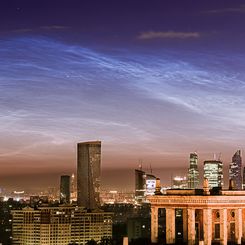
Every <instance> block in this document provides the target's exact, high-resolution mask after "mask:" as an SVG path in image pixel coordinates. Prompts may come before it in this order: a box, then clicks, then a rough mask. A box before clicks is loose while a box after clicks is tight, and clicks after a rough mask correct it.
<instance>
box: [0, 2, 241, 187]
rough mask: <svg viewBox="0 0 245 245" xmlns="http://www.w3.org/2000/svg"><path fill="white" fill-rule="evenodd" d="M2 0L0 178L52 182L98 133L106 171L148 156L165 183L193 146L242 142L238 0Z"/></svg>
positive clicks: (206, 152) (213, 148)
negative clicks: (78, 149) (83, 143)
mask: <svg viewBox="0 0 245 245" xmlns="http://www.w3.org/2000/svg"><path fill="white" fill-rule="evenodd" d="M1 5H2V6H1V8H0V93H1V94H0V112H1V113H0V133H1V137H0V178H1V179H2V181H0V184H3V185H4V184H6V185H7V184H9V182H8V181H11V180H13V178H16V179H18V183H19V184H20V186H21V185H23V186H24V185H25V183H26V182H25V181H26V179H28V176H31V177H32V178H33V176H35V178H37V177H38V176H45V175H47V174H48V176H49V179H48V180H47V182H48V183H50V184H53V183H54V182H55V181H54V177H52V176H58V175H59V174H61V173H71V172H72V171H75V167H76V143H77V142H79V141H88V140H102V151H103V152H102V153H103V163H102V165H103V169H104V171H105V172H106V171H113V170H116V169H134V168H135V167H137V166H138V162H139V161H143V166H145V167H149V165H150V164H151V165H152V167H153V169H161V170H159V172H156V174H157V175H159V176H160V177H161V178H162V179H163V182H164V180H165V179H166V180H168V178H169V175H168V177H167V176H166V173H169V171H170V169H171V171H170V172H171V173H172V174H175V173H181V174H182V173H184V171H185V169H186V168H187V167H188V155H189V153H190V152H191V151H197V152H198V153H199V155H200V161H199V162H200V167H201V166H202V161H203V160H204V159H207V158H212V157H213V153H216V154H219V153H220V152H221V153H222V160H223V161H224V163H225V165H228V163H229V162H230V160H231V156H232V154H233V153H234V152H235V151H236V149H238V148H240V149H242V150H243V149H244V146H245V143H244V135H245V123H244V122H245V110H244V104H245V48H244V43H245V32H244V23H245V4H243V2H242V1H232V2H231V1H219V2H218V1H217V2H216V3H213V2H212V1H205V4H204V3H202V4H200V3H196V1H183V2H178V1H151V2H148V1H135V2H134V3H130V2H128V1H125V2H124V1H121V2H117V3H116V1H105V2H103V3H101V1H91V2H90V3H89V4H88V3H85V2H83V3H81V1H57V2H55V1H54V2H53V3H49V2H48V1H37V2H36V3H35V4H34V3H32V2H29V1H13V2H11V3H7V1H6V3H1ZM13 176H14V177H13ZM23 176H25V178H24V177H23ZM106 176H107V179H108V180H107V181H106V184H108V185H109V184H114V183H115V180H113V179H111V182H110V175H109V174H107V175H106ZM31 177H30V178H31ZM40 178H41V177H40ZM55 178H56V177H55ZM23 179H25V180H23ZM132 181H133V180H132ZM40 183H41V180H40Z"/></svg>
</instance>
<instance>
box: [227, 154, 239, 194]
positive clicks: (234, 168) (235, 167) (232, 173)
mask: <svg viewBox="0 0 245 245" xmlns="http://www.w3.org/2000/svg"><path fill="white" fill-rule="evenodd" d="M229 179H232V180H233V181H234V183H235V188H236V189H238V190H242V156H241V151H240V150H238V151H236V153H235V154H234V155H233V157H232V162H231V163H230V166H229Z"/></svg>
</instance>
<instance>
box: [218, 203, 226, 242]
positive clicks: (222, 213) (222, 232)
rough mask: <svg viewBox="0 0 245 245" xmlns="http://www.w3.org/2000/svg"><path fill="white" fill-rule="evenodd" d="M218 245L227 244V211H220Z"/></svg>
mask: <svg viewBox="0 0 245 245" xmlns="http://www.w3.org/2000/svg"><path fill="white" fill-rule="evenodd" d="M219 213H220V244H221V245H226V244H227V209H226V208H224V209H220V210H219Z"/></svg>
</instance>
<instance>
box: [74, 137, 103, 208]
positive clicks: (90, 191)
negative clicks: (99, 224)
mask: <svg viewBox="0 0 245 245" xmlns="http://www.w3.org/2000/svg"><path fill="white" fill-rule="evenodd" d="M100 165H101V141H91V142H82V143H78V144H77V204H78V206H83V207H85V208H88V209H95V208H97V207H99V206H100Z"/></svg>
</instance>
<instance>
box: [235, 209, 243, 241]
mask: <svg viewBox="0 0 245 245" xmlns="http://www.w3.org/2000/svg"><path fill="white" fill-rule="evenodd" d="M235 229H236V231H235V238H236V244H242V209H241V208H238V209H236V210H235Z"/></svg>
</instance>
